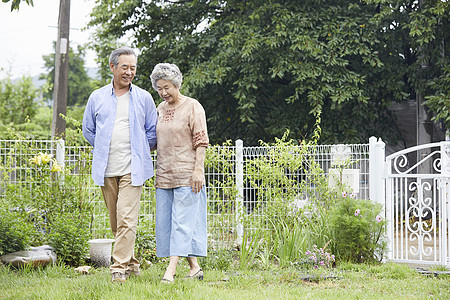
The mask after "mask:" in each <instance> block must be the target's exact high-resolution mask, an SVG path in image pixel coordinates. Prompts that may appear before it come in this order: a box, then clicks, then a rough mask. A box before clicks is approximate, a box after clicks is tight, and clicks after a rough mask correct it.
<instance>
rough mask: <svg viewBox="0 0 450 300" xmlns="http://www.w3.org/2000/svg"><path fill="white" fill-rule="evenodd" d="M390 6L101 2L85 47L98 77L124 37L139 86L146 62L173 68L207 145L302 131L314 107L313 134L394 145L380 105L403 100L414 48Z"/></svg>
mask: <svg viewBox="0 0 450 300" xmlns="http://www.w3.org/2000/svg"><path fill="white" fill-rule="evenodd" d="M390 2H396V1H381V0H380V1H366V2H361V1H358V0H355V1H342V0H341V1H337V0H335V1H325V0H314V1H312V0H311V1H308V0H306V1H302V2H301V3H299V2H298V1H296V0H272V1H267V0H253V1H237V0H231V1H225V0H195V1H194V0H185V1H182V0H181V1H162V0H156V1H142V0H130V1H119V0H107V1H106V0H99V1H98V6H97V7H96V8H95V9H94V11H93V13H92V21H91V23H90V26H95V27H96V28H97V31H96V36H95V38H94V41H93V43H92V47H93V48H94V49H95V50H96V51H97V53H98V54H99V57H101V58H102V60H103V61H102V65H103V66H105V69H104V70H103V73H102V76H103V77H104V79H106V76H107V74H108V73H107V69H106V67H107V65H108V64H107V59H108V56H109V53H110V52H111V50H112V49H114V48H115V47H117V46H118V43H117V42H116V41H119V40H121V39H123V37H126V36H128V37H130V36H131V40H132V41H131V42H132V45H133V46H134V47H136V48H138V49H140V51H141V53H140V56H139V62H138V65H139V69H138V76H137V78H136V80H137V84H139V85H140V86H142V87H144V88H146V89H148V90H151V89H152V87H151V82H150V74H151V71H152V69H153V66H154V65H156V64H157V63H159V62H171V63H175V64H177V65H178V66H179V67H180V69H181V70H182V72H183V76H184V83H183V92H184V93H185V94H187V95H190V96H192V97H195V98H197V99H199V101H200V102H201V103H202V104H203V105H204V107H205V110H206V113H207V117H208V125H209V132H210V138H211V141H212V142H221V141H224V140H226V139H237V138H242V139H244V141H245V143H246V144H256V143H257V141H258V140H259V139H262V140H266V141H269V140H272V139H273V138H274V137H276V136H282V135H283V132H284V131H285V130H286V128H288V129H290V132H291V135H292V137H295V138H303V137H309V136H310V135H311V134H312V132H313V129H314V123H315V120H316V117H317V116H318V115H319V114H320V115H321V118H322V124H321V128H322V137H321V138H322V142H327V143H335V142H346V143H349V142H367V138H368V137H369V136H371V135H376V136H379V137H382V138H383V139H384V140H388V141H389V140H391V141H392V140H395V136H396V134H397V133H396V131H395V126H393V124H394V116H393V115H392V113H390V111H389V109H388V107H389V105H390V103H392V101H401V100H405V99H409V98H410V94H411V91H412V84H413V83H414V81H413V80H411V79H410V78H409V77H408V75H409V74H412V73H413V72H411V71H410V67H411V66H412V64H413V63H414V62H415V60H416V57H415V55H416V53H413V51H414V49H413V51H411V41H410V39H409V37H408V36H405V35H404V30H407V29H405V28H404V26H405V25H404V24H401V25H397V24H396V23H395V21H396V20H397V18H404V15H403V14H404V12H403V11H402V10H401V9H397V10H396V11H394V12H391V13H390V14H387V13H385V10H384V6H389V7H390V4H389V3H390ZM397 2H401V1H397ZM403 2H406V1H403ZM410 2H411V3H412V2H415V1H410ZM410 12H411V13H412V12H413V10H411V11H410ZM408 22H410V20H408ZM408 24H409V23H408ZM391 26H399V27H400V28H401V29H402V30H403V31H402V30H394V31H391V30H390V27H391ZM426 35H428V33H427V34H426ZM405 53H406V54H405ZM154 95H155V96H156V93H154Z"/></svg>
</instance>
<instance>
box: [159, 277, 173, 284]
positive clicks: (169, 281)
mask: <svg viewBox="0 0 450 300" xmlns="http://www.w3.org/2000/svg"><path fill="white" fill-rule="evenodd" d="M161 283H173V279H172V280H170V279H167V278H164V277H163V278H161Z"/></svg>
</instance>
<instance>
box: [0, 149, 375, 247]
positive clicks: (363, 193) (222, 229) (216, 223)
mask: <svg viewBox="0 0 450 300" xmlns="http://www.w3.org/2000/svg"><path fill="white" fill-rule="evenodd" d="M271 149H272V150H273V148H271V147H244V146H243V145H242V141H237V142H236V144H235V145H233V146H231V145H230V146H211V147H209V149H208V152H207V158H206V163H205V177H206V189H207V195H208V230H209V238H210V241H211V245H212V246H218V247H220V246H221V245H229V244H231V243H235V242H236V240H237V239H239V236H241V235H242V230H243V229H244V228H243V225H242V224H241V222H240V217H241V216H242V215H249V214H250V213H253V214H254V215H257V216H258V217H259V218H264V209H263V207H264V206H257V205H256V203H257V202H261V201H262V202H264V201H265V202H270V201H271V199H270V198H268V197H266V196H265V195H264V194H263V193H262V192H261V190H259V188H258V186H255V184H254V178H252V176H253V177H255V176H257V174H258V172H260V170H259V169H258V167H256V169H255V168H253V171H252V172H250V170H251V167H252V166H253V167H254V166H255V164H254V161H255V160H257V159H265V160H266V162H270V160H271V159H272V158H271ZM39 152H43V153H48V154H52V155H54V157H55V158H56V160H57V161H58V162H59V164H61V165H64V166H65V167H66V168H69V169H70V170H71V173H72V175H77V176H82V178H83V179H84V181H83V182H84V187H83V188H84V190H85V191H86V192H87V193H88V194H89V196H88V199H89V201H90V202H91V203H92V204H93V205H94V212H93V213H94V218H93V219H94V224H93V228H92V229H93V235H94V236H96V237H103V236H110V231H109V219H108V216H107V211H106V208H105V205H104V203H103V198H102V196H101V191H100V189H99V188H98V187H96V186H95V185H94V184H93V181H92V179H91V177H90V159H91V154H90V153H91V147H88V146H76V145H69V144H67V143H64V141H51V140H40V141H19V140H0V167H1V169H0V170H1V171H0V172H1V174H0V175H1V176H2V178H4V180H2V181H1V185H0V200H3V201H8V199H6V197H7V195H6V194H5V189H4V188H5V184H7V183H8V184H10V183H12V184H18V185H21V186H24V187H26V186H29V184H30V182H29V181H28V175H27V174H29V169H30V163H29V159H30V158H32V157H33V156H34V155H36V154H38V153H39ZM308 153H309V154H308V158H309V159H312V160H314V161H315V162H316V163H317V165H318V166H319V167H320V169H321V170H322V171H323V176H324V177H326V178H332V177H329V176H328V175H329V174H335V175H336V174H337V173H336V172H338V171H339V170H340V172H341V173H340V176H341V177H343V178H344V179H345V180H347V181H348V183H349V185H350V186H351V187H352V188H353V189H354V190H355V191H356V192H357V193H358V196H359V197H360V198H364V199H368V198H369V144H353V145H318V146H316V147H315V148H314V149H310V151H308ZM153 159H154V161H156V157H155V155H154V156H153ZM299 159H300V158H299ZM27 170H28V172H27ZM305 170H306V171H305ZM307 171H308V170H307V169H300V170H298V169H297V170H289V169H286V170H285V175H287V176H289V178H291V179H295V180H297V181H298V182H299V183H301V182H302V183H303V184H304V185H305V186H307V187H308V189H309V190H310V191H311V192H314V188H315V187H314V184H313V183H312V182H310V181H308V174H307ZM305 172H306V173H305ZM250 173H252V174H253V175H252V174H250ZM255 174H256V175H255ZM260 175H261V176H264V172H263V171H262V170H261V174H260ZM327 180H330V182H329V183H330V184H333V182H332V180H331V179H327ZM30 192H31V193H32V192H33V191H30ZM306 197H307V195H306ZM300 198H302V199H304V198H305V193H304V191H300V190H299V191H298V194H297V196H296V199H297V200H298V199H300ZM294 200H295V199H294ZM257 207H258V211H257V212H256V213H255V211H254V210H255V209H256V208H257ZM154 209H155V189H154V186H153V180H152V179H151V180H149V181H147V182H146V183H145V186H144V192H143V194H142V199H141V210H140V220H147V221H148V222H150V224H152V223H153V222H154Z"/></svg>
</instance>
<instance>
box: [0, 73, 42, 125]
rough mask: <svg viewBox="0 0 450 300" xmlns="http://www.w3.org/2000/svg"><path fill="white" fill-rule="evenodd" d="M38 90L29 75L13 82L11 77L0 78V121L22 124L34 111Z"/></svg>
mask: <svg viewBox="0 0 450 300" xmlns="http://www.w3.org/2000/svg"><path fill="white" fill-rule="evenodd" d="M37 96H38V91H37V89H36V87H35V86H34V84H33V81H32V79H31V77H30V76H23V77H22V78H20V79H19V80H17V81H15V82H13V81H12V80H11V77H10V76H8V77H7V78H5V79H2V80H0V122H1V123H2V124H4V125H8V124H22V123H25V122H26V120H27V119H28V118H32V117H33V116H34V114H35V113H36V109H37V105H36V102H35V100H36V98H37Z"/></svg>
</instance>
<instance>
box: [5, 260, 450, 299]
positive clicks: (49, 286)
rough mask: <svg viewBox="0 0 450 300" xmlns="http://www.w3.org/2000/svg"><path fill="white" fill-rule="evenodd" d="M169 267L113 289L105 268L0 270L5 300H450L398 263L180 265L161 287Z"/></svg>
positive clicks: (435, 280) (446, 282)
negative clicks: (197, 276) (197, 273)
mask: <svg viewBox="0 0 450 300" xmlns="http://www.w3.org/2000/svg"><path fill="white" fill-rule="evenodd" d="M165 266H166V264H165V263H158V264H155V265H153V266H151V267H150V268H148V269H145V270H142V272H141V273H142V274H141V276H140V277H137V278H136V277H133V278H130V279H128V281H127V282H126V283H123V284H113V283H111V282H110V275H109V271H108V270H107V269H104V268H101V269H94V270H92V271H91V272H90V274H89V275H81V274H78V273H77V272H75V271H74V270H73V269H72V268H68V267H61V266H49V267H47V268H44V269H38V270H16V271H14V270H10V269H9V268H6V267H0V299H428V298H433V299H450V276H448V275H443V276H438V277H429V276H424V275H421V274H418V273H417V272H416V271H414V269H412V268H410V267H408V266H403V265H397V264H393V263H388V264H383V265H377V266H370V265H363V264H361V265H355V264H341V265H340V266H338V267H337V268H335V269H332V270H327V271H322V272H308V271H305V270H303V271H302V270H299V269H294V268H283V269H279V268H276V267H272V268H270V269H269V270H229V271H216V270H205V280H203V281H197V280H186V279H183V277H184V276H185V275H186V273H187V271H188V269H187V266H186V265H183V264H181V265H180V266H179V267H178V276H177V277H176V279H175V282H174V283H173V284H161V283H160V279H161V276H162V274H163V273H164V272H163V270H164V268H165ZM306 277H309V278H313V279H314V278H315V279H314V280H310V281H308V280H305V278H306Z"/></svg>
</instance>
